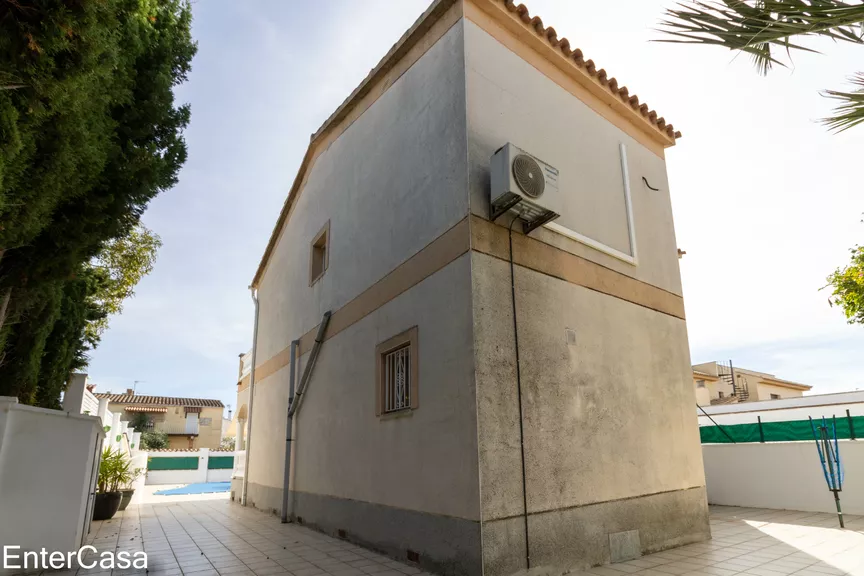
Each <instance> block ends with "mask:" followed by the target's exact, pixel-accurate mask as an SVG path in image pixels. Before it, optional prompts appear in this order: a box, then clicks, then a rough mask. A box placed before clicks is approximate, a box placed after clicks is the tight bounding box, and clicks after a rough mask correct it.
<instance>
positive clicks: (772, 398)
mask: <svg viewBox="0 0 864 576" xmlns="http://www.w3.org/2000/svg"><path fill="white" fill-rule="evenodd" d="M771 400H780V395H779V394H771Z"/></svg>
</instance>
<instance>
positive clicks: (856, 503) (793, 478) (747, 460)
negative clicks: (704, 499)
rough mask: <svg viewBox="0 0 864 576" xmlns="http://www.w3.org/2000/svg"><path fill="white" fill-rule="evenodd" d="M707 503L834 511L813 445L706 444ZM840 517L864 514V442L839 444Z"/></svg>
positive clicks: (808, 443)
mask: <svg viewBox="0 0 864 576" xmlns="http://www.w3.org/2000/svg"><path fill="white" fill-rule="evenodd" d="M702 456H703V460H704V462H705V478H706V481H707V486H708V503H709V504H720V505H724V506H745V507H752V508H774V509H781V510H803V511H808V512H836V509H835V507H834V496H833V495H832V493H831V492H829V491H828V486H827V484H826V483H825V477H824V475H823V473H822V466H821V465H820V463H819V455H818V453H817V451H816V442H770V443H765V444H704V445H703V446H702ZM840 457H841V459H842V461H843V466H844V470H845V473H846V480H845V482H844V484H843V491H842V492H841V493H840V501H841V503H842V506H843V512H845V513H847V514H864V441H861V440H857V441H855V440H841V441H840Z"/></svg>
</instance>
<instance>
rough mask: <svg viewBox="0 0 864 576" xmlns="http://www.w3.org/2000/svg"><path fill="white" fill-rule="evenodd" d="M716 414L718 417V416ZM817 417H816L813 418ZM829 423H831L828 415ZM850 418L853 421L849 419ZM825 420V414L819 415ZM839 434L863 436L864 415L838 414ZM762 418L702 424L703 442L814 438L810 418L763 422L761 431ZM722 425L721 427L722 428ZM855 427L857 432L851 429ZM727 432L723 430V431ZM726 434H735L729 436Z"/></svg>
mask: <svg viewBox="0 0 864 576" xmlns="http://www.w3.org/2000/svg"><path fill="white" fill-rule="evenodd" d="M716 416H717V415H715V419H716ZM813 420H814V421H815V420H816V418H814V419H813ZM826 420H829V426H830V424H831V422H830V420H831V419H829V418H826ZM850 420H851V422H850ZM819 421H820V422H821V421H822V418H819ZM836 422H837V438H839V439H843V438H860V437H861V436H862V434H864V416H853V417H852V418H848V417H847V416H846V415H845V414H844V415H843V416H842V417H840V416H837V420H836ZM759 426H760V424H759V422H754V423H752V424H731V425H728V426H727V425H724V424H720V426H714V424H710V425H708V426H702V427H700V428H699V434H700V436H701V437H702V443H703V444H730V443H732V441H733V440H734V441H735V442H741V443H744V442H762V441H763V437H764V441H765V442H795V441H800V440H813V428H812V426H810V421H809V420H790V421H788V422H762V424H761V426H762V431H761V433H760V431H759ZM721 427H722V430H721V429H720V428H721ZM853 428H854V431H855V433H854V434H853V433H852V430H853ZM724 431H725V432H726V434H724V433H723V432H724ZM727 434H728V435H729V436H730V437H731V438H732V439H731V440H730V439H729V437H727Z"/></svg>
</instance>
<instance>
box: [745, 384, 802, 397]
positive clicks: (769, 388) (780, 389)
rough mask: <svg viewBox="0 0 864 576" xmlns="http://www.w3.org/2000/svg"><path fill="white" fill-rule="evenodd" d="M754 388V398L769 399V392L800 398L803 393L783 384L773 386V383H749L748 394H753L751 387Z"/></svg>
mask: <svg viewBox="0 0 864 576" xmlns="http://www.w3.org/2000/svg"><path fill="white" fill-rule="evenodd" d="M754 388H756V398H754V399H755V400H770V399H771V394H777V395H779V396H780V398H800V397H801V396H803V395H804V392H803V391H801V390H792V389H791V388H786V387H785V386H775V385H774V384H762V383H759V384H756V385H755V386H754V385H753V384H751V385H750V394H751V395H752V394H753V389H754Z"/></svg>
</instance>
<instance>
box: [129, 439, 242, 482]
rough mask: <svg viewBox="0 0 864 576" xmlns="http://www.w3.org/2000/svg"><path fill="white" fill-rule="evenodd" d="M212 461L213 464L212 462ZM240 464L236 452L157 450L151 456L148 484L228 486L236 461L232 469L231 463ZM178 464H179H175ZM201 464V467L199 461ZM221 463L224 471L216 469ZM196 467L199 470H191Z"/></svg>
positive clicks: (219, 468)
mask: <svg viewBox="0 0 864 576" xmlns="http://www.w3.org/2000/svg"><path fill="white" fill-rule="evenodd" d="M211 458H212V459H213V462H211ZM229 458H230V459H232V460H234V461H236V452H223V451H221V450H220V451H212V450H209V449H208V448H201V449H200V450H176V451H175V450H170V451H158V450H154V451H152V452H149V453H148V455H147V461H148V463H147V468H148V469H147V476H146V481H145V483H146V484H148V485H153V484H196V483H201V482H228V481H230V480H231V473H232V471H233V461H232V462H231V463H230V466H228V464H226V462H227V459H229ZM171 460H174V461H176V463H174V462H171ZM196 460H197V465H196V462H195V461H196ZM217 462H219V464H218V465H219V466H226V467H224V468H221V467H217V468H213V467H212V466H213V465H216V463H217ZM193 465H195V466H196V467H195V468H191V466H193Z"/></svg>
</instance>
